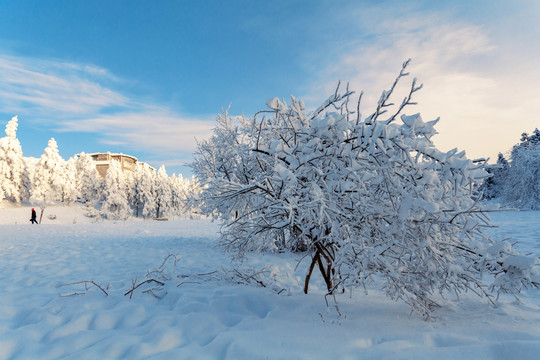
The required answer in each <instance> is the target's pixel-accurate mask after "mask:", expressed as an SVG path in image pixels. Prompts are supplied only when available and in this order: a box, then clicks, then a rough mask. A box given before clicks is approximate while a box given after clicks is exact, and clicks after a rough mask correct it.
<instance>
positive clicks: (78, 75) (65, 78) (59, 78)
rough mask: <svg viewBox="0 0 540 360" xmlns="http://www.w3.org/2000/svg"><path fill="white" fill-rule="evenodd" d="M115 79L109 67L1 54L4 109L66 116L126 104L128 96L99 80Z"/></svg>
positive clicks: (0, 103) (1, 102)
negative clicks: (95, 78)
mask: <svg viewBox="0 0 540 360" xmlns="http://www.w3.org/2000/svg"><path fill="white" fill-rule="evenodd" d="M96 76H99V77H100V80H101V81H103V80H104V79H107V80H114V77H112V76H110V74H108V72H107V71H106V70H105V69H101V68H98V67H96V66H89V65H80V64H74V63H68V62H61V61H51V60H41V59H34V58H25V57H15V56H6V55H1V56H0V83H1V84H2V87H1V88H0V106H2V108H3V111H6V112H13V113H22V112H24V113H25V114H29V115H38V114H43V113H51V114H54V115H55V116H56V117H60V118H65V117H70V116H71V117H73V116H79V115H80V114H83V115H84V114H88V113H94V112H98V111H100V110H102V109H104V108H107V107H112V106H126V105H127V103H128V99H127V97H126V96H124V95H122V94H120V93H118V92H116V91H114V90H111V89H108V88H106V87H104V86H103V85H101V84H100V83H99V82H97V81H95V80H94V79H93V77H96Z"/></svg>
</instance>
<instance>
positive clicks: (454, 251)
mask: <svg viewBox="0 0 540 360" xmlns="http://www.w3.org/2000/svg"><path fill="white" fill-rule="evenodd" d="M407 65H408V62H406V63H405V64H404V65H403V68H402V70H401V72H400V74H399V76H398V77H397V78H396V80H395V82H394V84H393V85H392V87H391V89H390V90H387V91H384V92H383V94H382V96H381V98H380V100H379V103H378V105H377V109H376V110H375V112H374V113H373V114H371V115H369V116H368V117H366V118H365V119H362V118H361V116H360V114H359V111H358V109H359V107H360V106H359V105H360V104H359V103H358V104H355V105H356V106H352V107H354V108H355V110H354V111H353V110H350V109H349V108H350V107H351V104H350V103H351V101H352V96H353V92H352V91H349V90H348V86H347V89H346V90H345V91H344V92H343V93H340V91H339V88H340V86H339V85H338V89H336V92H335V93H334V94H332V95H331V96H330V97H329V98H328V100H327V101H325V102H324V103H323V104H322V105H321V107H319V108H318V109H317V110H315V111H314V112H310V113H308V112H306V108H305V105H304V103H303V102H302V101H300V100H297V99H296V98H295V97H291V101H290V102H289V104H286V103H285V101H282V100H279V99H277V98H275V99H271V100H269V101H268V102H267V106H268V107H269V110H264V111H261V112H259V113H257V114H256V115H255V116H254V117H253V118H247V117H244V116H243V117H230V116H229V115H228V113H227V111H225V112H224V114H222V115H219V116H218V117H217V126H216V128H215V129H214V134H213V136H212V137H211V138H210V139H209V140H207V141H202V142H200V143H199V145H198V151H197V152H196V154H195V161H194V163H193V164H192V167H193V170H194V173H195V175H196V176H197V178H198V179H199V181H200V182H201V186H203V192H202V194H201V195H200V196H198V197H197V199H195V200H197V201H196V203H197V204H198V206H200V208H201V209H202V210H203V212H205V213H207V214H212V215H214V216H215V217H216V218H220V219H221V221H222V222H223V226H222V232H221V239H220V240H221V243H222V245H223V246H224V247H225V248H227V249H229V250H232V251H233V252H235V253H236V254H238V255H243V254H244V253H246V252H248V251H282V250H292V251H308V252H309V253H310V254H311V256H312V263H311V267H310V270H309V274H307V276H306V283H305V291H306V292H307V290H308V285H309V278H310V275H311V272H312V271H313V269H314V267H315V265H317V267H318V269H319V271H320V272H321V274H322V275H323V277H324V279H325V281H326V284H327V287H328V291H329V293H333V292H335V291H336V290H337V289H343V288H349V287H364V286H365V285H366V284H367V283H368V282H376V283H379V284H380V285H381V288H382V289H384V291H385V292H386V294H387V295H388V296H389V297H390V298H393V299H396V300H402V301H405V302H406V303H407V304H409V305H410V306H411V307H412V309H414V310H415V311H417V312H419V313H421V314H424V315H429V314H430V313H431V311H432V309H433V308H434V307H435V306H437V305H438V303H437V300H436V299H437V298H438V296H439V295H441V296H444V294H445V293H452V294H455V295H458V294H459V293H461V292H464V291H473V292H475V293H477V294H479V295H481V296H487V297H488V298H489V299H490V301H491V297H492V295H491V294H490V293H488V290H491V292H492V293H493V292H494V293H500V292H510V293H516V292H519V290H520V288H521V287H522V286H538V285H539V283H540V276H539V273H538V261H537V260H535V259H529V258H526V257H522V256H521V255H519V254H517V253H516V252H515V251H514V250H513V249H512V246H511V245H510V244H509V243H507V242H504V243H498V242H495V241H494V240H492V239H491V238H490V237H489V236H487V235H486V234H485V233H484V232H483V231H482V229H483V228H484V227H486V226H489V225H490V224H489V218H488V216H487V215H486V214H485V211H484V210H485V209H483V208H482V205H481V204H480V203H479V202H478V201H477V199H478V196H477V193H476V190H475V189H477V187H478V185H479V184H480V183H481V182H482V181H483V180H484V178H486V176H488V175H487V173H486V172H485V171H484V169H483V166H484V164H483V162H473V161H471V160H469V159H467V158H466V156H465V153H464V152H458V151H457V150H456V149H454V150H451V151H449V152H442V151H440V150H438V149H437V148H436V147H435V146H434V145H433V143H432V142H431V140H430V139H431V137H432V136H433V135H435V134H436V133H437V132H436V130H435V128H434V126H435V124H436V123H437V121H438V119H437V120H433V121H428V122H425V121H424V120H423V119H422V117H421V116H420V114H414V115H408V116H407V115H404V114H402V111H403V110H404V109H406V108H408V106H410V105H413V104H414V103H413V102H412V101H411V99H412V96H413V95H414V93H415V92H416V91H418V90H420V88H421V86H417V85H416V81H413V82H412V85H411V87H410V91H409V94H408V95H407V97H405V98H404V99H403V101H402V102H401V105H400V106H398V107H397V109H396V107H392V106H391V105H392V104H391V103H389V99H390V98H391V96H392V95H393V92H394V88H395V87H396V85H397V84H398V82H399V81H400V80H401V79H402V78H403V77H404V76H407V75H408V74H407V73H406V72H405V69H406V67H407ZM360 98H361V96H360ZM358 101H360V100H358ZM392 108H393V109H394V111H390V110H391V109H392ZM399 120H401V121H399ZM525 259H527V260H525ZM483 273H490V274H492V275H493V277H494V279H495V281H494V282H493V283H492V284H491V287H490V288H489V289H488V287H487V285H484V283H483V282H482V280H481V277H482V274H483Z"/></svg>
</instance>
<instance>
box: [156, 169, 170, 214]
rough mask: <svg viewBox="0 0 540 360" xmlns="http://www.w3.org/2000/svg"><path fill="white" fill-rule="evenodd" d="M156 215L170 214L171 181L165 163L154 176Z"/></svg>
mask: <svg viewBox="0 0 540 360" xmlns="http://www.w3.org/2000/svg"><path fill="white" fill-rule="evenodd" d="M154 195H155V199H156V217H157V218H162V217H166V216H169V215H171V214H172V210H173V207H172V189H171V181H170V179H169V177H168V176H167V172H166V171H165V165H161V167H160V168H159V170H158V172H157V174H156V177H155V191H154Z"/></svg>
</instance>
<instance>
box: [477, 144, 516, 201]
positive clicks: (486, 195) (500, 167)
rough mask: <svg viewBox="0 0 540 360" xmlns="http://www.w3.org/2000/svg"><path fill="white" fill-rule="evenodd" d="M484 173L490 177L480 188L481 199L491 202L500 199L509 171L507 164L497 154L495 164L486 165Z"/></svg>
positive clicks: (503, 158)
mask: <svg viewBox="0 0 540 360" xmlns="http://www.w3.org/2000/svg"><path fill="white" fill-rule="evenodd" d="M486 171H487V172H488V173H489V174H491V177H489V178H487V179H486V180H485V181H484V183H483V184H482V186H481V187H480V192H481V193H482V199H483V200H491V199H495V198H500V197H502V196H503V194H504V187H505V184H506V181H507V177H508V171H509V164H508V161H507V160H506V158H505V157H504V155H503V154H501V153H499V156H498V158H497V164H495V165H487V166H486Z"/></svg>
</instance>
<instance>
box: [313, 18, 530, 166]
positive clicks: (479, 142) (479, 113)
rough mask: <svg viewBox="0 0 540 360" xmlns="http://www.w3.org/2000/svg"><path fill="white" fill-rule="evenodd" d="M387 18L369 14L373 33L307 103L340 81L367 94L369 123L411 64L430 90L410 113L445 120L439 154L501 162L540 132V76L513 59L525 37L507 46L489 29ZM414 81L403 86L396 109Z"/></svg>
mask: <svg viewBox="0 0 540 360" xmlns="http://www.w3.org/2000/svg"><path fill="white" fill-rule="evenodd" d="M387 17H388V16H387V14H386V15H385V12H384V9H380V8H379V9H374V10H372V11H368V12H367V13H364V15H363V20H364V21H360V22H361V23H362V24H363V26H364V28H363V29H362V31H368V32H370V33H369V34H368V36H365V34H364V37H363V38H362V39H360V40H358V39H352V40H351V41H349V42H348V43H347V44H346V45H344V46H342V47H341V48H339V49H337V53H339V54H342V55H341V56H337V57H336V60H335V63H334V64H331V65H329V66H328V67H327V68H325V69H323V70H322V71H321V72H320V74H319V77H318V79H317V80H316V81H315V82H314V84H313V85H312V87H311V90H310V91H309V92H308V93H307V94H306V96H305V98H306V99H307V100H308V103H311V104H313V105H316V102H318V101H320V100H321V99H322V96H321V94H324V95H329V94H331V93H333V92H334V90H335V85H336V83H337V79H342V80H344V81H349V82H350V83H351V89H354V90H364V92H365V96H364V98H363V100H365V101H363V106H362V112H363V113H364V115H368V112H369V113H371V112H373V110H374V106H375V103H376V101H377V99H378V97H379V95H380V92H381V90H383V89H388V88H389V87H390V85H391V84H392V81H393V80H394V78H395V77H396V75H397V74H398V72H399V69H400V66H401V63H402V62H403V61H405V60H406V59H407V58H412V64H411V66H410V68H409V71H410V73H411V76H416V77H418V81H419V82H420V83H423V84H424V88H423V89H422V90H421V91H420V92H419V93H418V95H417V97H416V100H417V101H418V103H419V105H418V106H415V107H410V108H409V109H408V112H409V113H411V112H421V113H422V115H423V117H425V118H426V119H432V118H436V117H439V116H440V117H441V122H440V123H439V124H438V126H437V129H438V131H439V133H440V134H439V135H438V136H437V137H435V138H434V140H435V143H436V144H437V146H439V147H440V148H442V149H444V150H448V149H451V148H453V147H456V146H457V147H459V148H461V149H465V150H467V153H468V154H469V156H470V157H484V156H489V157H491V158H492V159H493V158H495V159H496V154H497V152H504V151H506V150H508V149H509V148H510V147H511V146H512V145H513V144H514V143H516V142H517V141H518V140H519V135H520V134H521V132H523V131H532V130H533V129H534V127H535V126H538V125H539V121H538V119H537V118H535V117H536V116H537V114H538V113H539V112H540V103H539V102H538V101H537V92H538V84H539V83H540V73H539V72H538V70H536V67H537V64H536V62H535V61H530V58H529V56H528V54H527V53H525V50H524V52H523V53H516V52H515V49H516V44H515V42H516V41H519V37H518V38H515V39H514V40H513V43H507V42H505V40H501V39H499V38H493V35H492V33H491V32H490V30H489V26H487V25H485V24H471V23H467V22H463V21H461V22H456V21H451V20H449V19H448V18H447V17H446V16H444V14H440V13H436V12H432V13H429V14H428V13H404V14H403V15H402V16H401V17H399V16H398V17H394V18H392V19H391V20H388V19H387ZM366 29H369V30H366ZM359 31H360V30H359ZM529 45H530V44H529ZM530 47H531V46H527V44H524V46H523V48H524V49H527V48H530ZM509 49H513V50H514V51H512V52H510V51H509ZM518 64H519V65H518ZM411 80H412V79H407V78H405V81H404V82H403V84H402V88H401V89H400V90H399V91H398V96H397V97H396V98H395V102H396V103H398V104H399V103H400V102H401V99H402V97H403V96H404V93H405V92H406V91H407V90H408V86H410V81H411Z"/></svg>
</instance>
